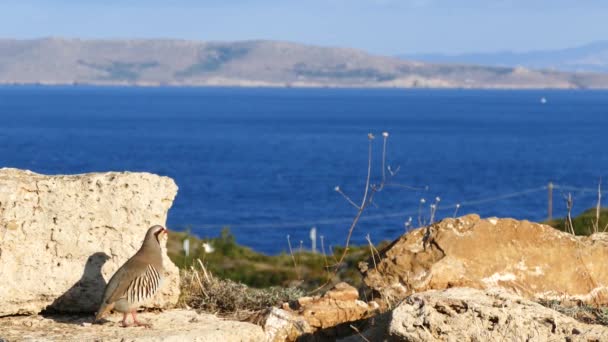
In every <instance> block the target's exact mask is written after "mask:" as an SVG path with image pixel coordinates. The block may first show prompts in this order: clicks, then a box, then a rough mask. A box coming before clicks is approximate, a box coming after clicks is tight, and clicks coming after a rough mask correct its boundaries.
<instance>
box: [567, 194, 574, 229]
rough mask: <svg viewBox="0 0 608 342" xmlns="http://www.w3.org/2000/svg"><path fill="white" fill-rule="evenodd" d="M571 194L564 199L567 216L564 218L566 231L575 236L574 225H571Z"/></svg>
mask: <svg viewBox="0 0 608 342" xmlns="http://www.w3.org/2000/svg"><path fill="white" fill-rule="evenodd" d="M572 205H573V201H572V194H571V193H568V197H566V207H567V208H568V216H567V217H566V229H567V230H568V231H569V232H570V233H571V234H572V235H576V234H575V232H574V225H573V224H572Z"/></svg>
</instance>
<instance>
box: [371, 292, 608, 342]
mask: <svg viewBox="0 0 608 342" xmlns="http://www.w3.org/2000/svg"><path fill="white" fill-rule="evenodd" d="M368 337H370V338H372V340H374V341H382V340H384V339H387V337H388V340H390V341H411V342H415V341H420V342H422V341H425V342H426V341H606V340H607V339H608V327H605V326H601V325H590V324H585V323H581V322H579V321H576V320H575V319H573V318H571V317H568V316H564V315H562V314H560V313H558V312H556V311H553V310H551V309H549V308H546V307H544V306H542V305H540V304H538V303H535V302H532V301H529V300H526V299H523V298H521V297H519V296H516V295H513V294H511V293H509V292H507V291H506V290H504V289H495V290H486V291H482V290H476V289H470V288H452V289H448V290H444V291H427V292H423V293H418V294H415V295H412V296H410V297H408V298H407V299H406V300H405V301H404V302H402V303H401V304H400V305H399V306H398V307H397V308H395V309H394V310H393V311H392V313H391V314H390V323H389V326H388V331H386V335H376V336H368Z"/></svg>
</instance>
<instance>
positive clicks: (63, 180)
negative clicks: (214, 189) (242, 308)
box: [0, 168, 179, 316]
mask: <svg viewBox="0 0 608 342" xmlns="http://www.w3.org/2000/svg"><path fill="white" fill-rule="evenodd" d="M176 193H177V186H176V185H175V183H174V182H173V180H172V179H170V178H168V177H160V176H156V175H153V174H149V173H129V172H122V173H117V172H108V173H91V174H83V175H72V176H45V175H40V174H36V173H32V172H30V171H22V170H17V169H6V168H5V169H0V279H2V281H0V316H3V315H11V314H26V313H38V312H40V311H41V310H43V309H45V308H47V306H50V307H51V308H53V309H55V310H59V311H70V312H93V311H95V310H96V309H97V306H98V304H99V301H100V300H101V295H102V292H103V288H104V286H105V284H106V281H107V280H109V277H111V275H112V274H113V273H114V271H116V270H117V269H118V267H120V266H121V265H122V264H123V263H124V262H125V261H126V260H127V259H128V258H129V257H131V256H132V255H133V254H134V253H135V252H136V251H137V250H138V249H139V247H140V246H141V243H142V240H143V238H144V234H145V232H146V230H147V229H148V228H149V227H150V226H152V225H154V224H161V225H164V224H165V221H166V219H167V211H168V210H169V208H170V207H171V204H172V203H173V199H174V198H175V195H176ZM164 265H165V269H166V271H167V274H166V279H165V283H164V285H163V288H162V294H161V295H157V296H156V299H155V303H153V304H154V305H156V306H162V307H166V306H169V305H172V304H174V303H175V302H176V301H177V298H178V296H179V272H178V270H177V268H176V267H175V265H173V263H171V261H170V260H169V258H168V257H166V253H165V258H164Z"/></svg>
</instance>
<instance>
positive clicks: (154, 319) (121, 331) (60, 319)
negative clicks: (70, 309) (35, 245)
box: [0, 310, 265, 342]
mask: <svg viewBox="0 0 608 342" xmlns="http://www.w3.org/2000/svg"><path fill="white" fill-rule="evenodd" d="M137 318H138V319H141V320H142V321H145V322H148V323H151V324H152V328H151V329H145V328H142V327H129V328H122V327H121V326H120V320H121V319H122V315H120V314H115V315H113V316H110V317H108V320H109V322H105V323H104V324H91V323H90V322H91V321H92V319H93V317H92V316H89V317H81V316H72V317H71V316H48V317H46V318H45V317H43V316H28V317H23V316H21V317H5V318H1V319H0V340H2V339H4V340H6V341H137V342H143V341H145V342H152V341H159V342H160V341H167V342H172V341H174V342H189V341H197V342H203V341H210V342H218V341H221V342H229V341H252V342H254V341H255V342H258V341H264V338H265V337H264V332H263V331H262V328H261V327H259V326H256V325H253V324H251V323H243V322H235V321H225V320H222V319H220V318H217V317H215V316H213V315H206V314H197V313H196V312H195V311H192V310H171V311H165V312H161V313H142V314H139V315H138V316H137Z"/></svg>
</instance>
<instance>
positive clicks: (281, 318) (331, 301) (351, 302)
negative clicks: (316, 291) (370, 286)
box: [264, 283, 378, 342]
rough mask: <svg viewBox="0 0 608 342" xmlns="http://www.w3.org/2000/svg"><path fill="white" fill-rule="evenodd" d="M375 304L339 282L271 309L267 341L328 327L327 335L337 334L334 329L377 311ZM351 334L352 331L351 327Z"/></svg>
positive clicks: (266, 329) (298, 335) (296, 336)
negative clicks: (361, 298) (321, 293)
mask: <svg viewBox="0 0 608 342" xmlns="http://www.w3.org/2000/svg"><path fill="white" fill-rule="evenodd" d="M377 309H378V306H377V305H376V304H375V303H370V304H368V303H365V302H363V301H361V300H359V292H358V291H357V289H355V288H354V287H352V286H350V285H348V284H347V283H339V284H337V285H335V286H334V288H333V289H331V290H329V291H328V292H326V293H325V294H324V295H323V296H315V297H302V298H300V299H298V301H297V303H291V305H290V304H288V303H285V304H284V305H283V309H282V310H281V309H276V308H275V309H273V310H271V311H270V313H269V315H268V316H267V318H266V323H265V324H264V331H265V332H266V336H267V339H268V341H273V342H274V341H276V342H278V341H295V340H296V338H301V337H302V336H303V335H310V336H312V335H315V334H317V333H318V332H320V331H322V330H325V332H324V333H321V334H319V335H325V336H324V337H335V336H334V335H335V334H337V332H334V331H332V329H333V328H337V327H338V326H340V325H342V324H344V323H348V322H355V321H358V320H361V319H365V318H367V317H370V316H372V315H374V314H375V313H376V311H377ZM348 330H349V333H352V332H353V331H352V330H351V329H350V328H349V329H348Z"/></svg>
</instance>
